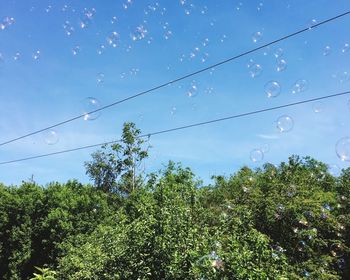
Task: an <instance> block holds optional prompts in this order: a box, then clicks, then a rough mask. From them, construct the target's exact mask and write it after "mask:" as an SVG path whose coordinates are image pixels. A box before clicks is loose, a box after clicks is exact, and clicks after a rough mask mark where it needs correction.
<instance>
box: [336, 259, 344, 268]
mask: <svg viewBox="0 0 350 280" xmlns="http://www.w3.org/2000/svg"><path fill="white" fill-rule="evenodd" d="M337 264H338V267H339V269H344V268H345V260H344V259H339V260H338V261H337Z"/></svg>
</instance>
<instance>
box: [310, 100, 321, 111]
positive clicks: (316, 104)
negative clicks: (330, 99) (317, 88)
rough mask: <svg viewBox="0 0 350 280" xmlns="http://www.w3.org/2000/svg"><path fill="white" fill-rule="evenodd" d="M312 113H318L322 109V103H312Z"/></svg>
mask: <svg viewBox="0 0 350 280" xmlns="http://www.w3.org/2000/svg"><path fill="white" fill-rule="evenodd" d="M312 108H313V111H314V113H316V114H318V113H321V112H322V111H323V103H322V102H320V101H318V102H316V103H314V104H313V105H312Z"/></svg>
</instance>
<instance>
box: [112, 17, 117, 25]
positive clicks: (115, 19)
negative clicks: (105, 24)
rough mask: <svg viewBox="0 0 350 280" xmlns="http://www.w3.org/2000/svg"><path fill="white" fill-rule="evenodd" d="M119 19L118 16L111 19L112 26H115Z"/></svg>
mask: <svg viewBox="0 0 350 280" xmlns="http://www.w3.org/2000/svg"><path fill="white" fill-rule="evenodd" d="M117 20H118V18H117V17H116V16H113V17H112V19H111V24H115V23H116V22H117Z"/></svg>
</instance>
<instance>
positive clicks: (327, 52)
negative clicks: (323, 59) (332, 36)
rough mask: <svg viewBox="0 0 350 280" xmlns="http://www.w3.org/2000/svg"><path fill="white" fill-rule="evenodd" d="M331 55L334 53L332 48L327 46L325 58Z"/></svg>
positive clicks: (324, 52)
mask: <svg viewBox="0 0 350 280" xmlns="http://www.w3.org/2000/svg"><path fill="white" fill-rule="evenodd" d="M331 53H332V49H331V47H330V46H326V47H325V48H324V50H323V55H324V56H328V55H330V54H331Z"/></svg>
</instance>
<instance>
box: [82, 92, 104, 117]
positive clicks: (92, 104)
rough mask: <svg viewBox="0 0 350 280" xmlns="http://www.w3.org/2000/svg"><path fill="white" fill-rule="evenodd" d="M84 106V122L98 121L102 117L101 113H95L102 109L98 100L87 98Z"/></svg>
mask: <svg viewBox="0 0 350 280" xmlns="http://www.w3.org/2000/svg"><path fill="white" fill-rule="evenodd" d="M83 106H84V111H83V115H84V117H83V118H84V121H92V120H96V119H97V118H98V117H99V116H100V115H101V113H100V111H98V112H93V111H95V110H98V109H99V108H100V102H99V101H98V100H97V99H96V98H94V97H87V98H86V99H84V101H83ZM90 112H91V113H90Z"/></svg>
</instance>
